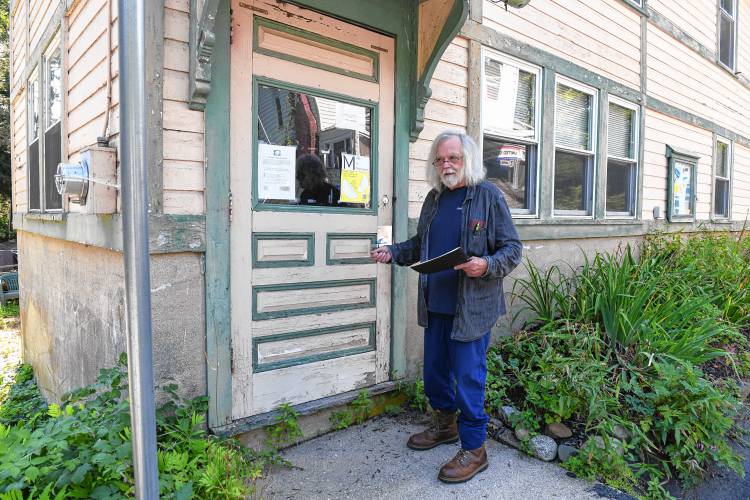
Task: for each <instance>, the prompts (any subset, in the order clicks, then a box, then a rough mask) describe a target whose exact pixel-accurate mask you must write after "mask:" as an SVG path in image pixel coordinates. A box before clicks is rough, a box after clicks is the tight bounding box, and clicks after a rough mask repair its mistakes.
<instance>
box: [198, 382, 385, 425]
mask: <svg viewBox="0 0 750 500" xmlns="http://www.w3.org/2000/svg"><path fill="white" fill-rule="evenodd" d="M396 389H397V382H394V381H388V382H383V383H381V384H377V385H372V386H369V387H363V388H361V389H355V390H353V391H348V392H342V393H341V394H335V395H333V396H328V397H325V398H321V399H316V400H315V401H308V402H307V403H300V404H298V405H293V406H292V408H293V409H294V410H295V411H296V412H297V413H299V415H300V416H305V415H312V414H314V413H317V412H319V411H322V410H326V409H329V408H335V407H337V406H343V405H346V404H349V403H351V402H352V401H354V400H355V399H356V398H357V396H359V393H360V391H362V390H366V391H367V394H368V395H369V396H370V397H372V396H378V395H380V394H385V393H387V392H392V391H395V390H396ZM279 414H280V412H279V410H274V411H269V412H266V413H261V414H259V415H253V416H252V417H245V418H241V419H238V420H235V421H233V422H232V423H230V424H226V425H221V426H217V427H212V428H211V432H212V433H214V434H215V435H217V436H220V437H232V436H237V435H239V434H243V433H245V432H249V431H252V430H254V429H259V428H261V427H267V426H269V425H272V424H274V423H275V422H276V417H277V416H278V415H279Z"/></svg>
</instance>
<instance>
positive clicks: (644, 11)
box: [622, 0, 649, 17]
mask: <svg viewBox="0 0 750 500" xmlns="http://www.w3.org/2000/svg"><path fill="white" fill-rule="evenodd" d="M622 2H623V3H624V4H625V5H627V6H628V7H630V8H631V9H633V10H635V11H636V12H638V13H639V14H640V15H642V16H643V17H649V14H648V6H647V5H646V0H643V3H644V5H642V6H641V5H638V4H637V3H635V2H631V1H630V0H622Z"/></svg>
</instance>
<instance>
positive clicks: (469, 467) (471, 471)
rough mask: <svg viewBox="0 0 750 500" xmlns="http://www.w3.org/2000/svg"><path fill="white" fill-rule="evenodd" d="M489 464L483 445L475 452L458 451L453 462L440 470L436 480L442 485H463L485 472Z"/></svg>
mask: <svg viewBox="0 0 750 500" xmlns="http://www.w3.org/2000/svg"><path fill="white" fill-rule="evenodd" d="M489 465H490V463H489V462H488V461H487V451H486V450H485V449H484V445H482V446H480V447H479V448H477V449H476V450H464V449H463V448H462V449H460V450H458V453H456V456H455V457H453V460H451V461H450V462H448V463H446V464H445V465H443V466H442V467H441V468H440V472H439V473H438V479H440V480H441V481H442V482H444V483H463V482H464V481H468V480H469V479H471V478H472V477H474V476H476V475H477V474H479V473H480V472H482V471H483V470H485V469H486V468H487V467H488V466H489Z"/></svg>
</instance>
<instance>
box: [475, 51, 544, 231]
mask: <svg viewBox="0 0 750 500" xmlns="http://www.w3.org/2000/svg"><path fill="white" fill-rule="evenodd" d="M488 58H489V59H493V60H495V61H497V62H499V63H501V64H508V65H510V66H514V67H516V68H518V69H520V70H523V71H526V72H528V73H532V74H534V75H535V77H536V86H535V89H534V99H535V105H534V140H529V139H528V138H524V137H519V136H514V135H513V134H505V135H499V134H496V133H491V132H485V116H486V113H485V112H484V99H485V92H486V89H487V85H486V83H485V82H486V78H485V77H486V71H485V61H486V59H488ZM480 61H481V69H480V102H481V104H480V107H479V109H480V113H479V115H480V116H479V129H480V130H479V151H480V154H482V162H483V163H484V136H485V134H486V135H488V136H489V137H490V138H491V139H493V140H497V141H509V142H511V141H512V142H518V143H519V144H524V145H527V146H535V147H536V155H535V162H536V164H535V165H534V181H533V186H534V202H533V210H532V211H529V210H526V209H518V208H511V209H510V213H511V218H513V219H538V218H539V217H540V213H539V212H540V203H539V198H540V196H539V194H540V187H541V186H540V183H541V178H542V176H541V175H540V173H541V172H540V167H541V163H542V162H541V147H542V146H541V142H542V137H541V135H542V125H541V123H542V99H543V94H542V91H543V88H542V87H543V82H542V69H543V68H542V67H541V66H536V65H534V64H531V63H528V62H526V61H524V60H522V59H518V58H516V57H513V56H510V55H508V54H504V53H503V52H500V51H498V50H494V49H491V48H489V47H486V46H482V50H481V51H480ZM527 168H528V165H527Z"/></svg>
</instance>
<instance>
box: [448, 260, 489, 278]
mask: <svg viewBox="0 0 750 500" xmlns="http://www.w3.org/2000/svg"><path fill="white" fill-rule="evenodd" d="M453 269H455V270H456V271H463V272H465V273H466V276H468V277H470V278H479V277H480V276H484V273H486V272H487V260H485V259H483V258H481V257H472V258H470V259H469V261H468V262H464V263H463V264H459V265H457V266H456V267H454V268H453Z"/></svg>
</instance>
